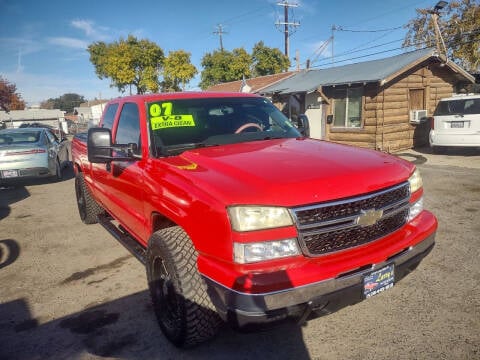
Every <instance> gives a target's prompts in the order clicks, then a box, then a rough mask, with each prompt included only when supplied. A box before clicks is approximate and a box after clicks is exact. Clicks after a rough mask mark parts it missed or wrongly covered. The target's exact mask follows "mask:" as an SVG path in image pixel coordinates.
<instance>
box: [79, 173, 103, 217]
mask: <svg viewBox="0 0 480 360" xmlns="http://www.w3.org/2000/svg"><path fill="white" fill-rule="evenodd" d="M75 194H76V197H77V206H78V213H79V215H80V219H82V221H83V222H84V223H85V224H96V223H97V222H98V220H97V217H98V215H100V214H101V213H102V212H104V210H103V208H102V207H101V206H100V205H98V203H97V202H96V201H95V199H94V198H93V197H92V195H91V194H90V191H89V190H88V188H87V185H86V184H85V178H84V176H83V173H82V172H78V173H77V174H76V175H75Z"/></svg>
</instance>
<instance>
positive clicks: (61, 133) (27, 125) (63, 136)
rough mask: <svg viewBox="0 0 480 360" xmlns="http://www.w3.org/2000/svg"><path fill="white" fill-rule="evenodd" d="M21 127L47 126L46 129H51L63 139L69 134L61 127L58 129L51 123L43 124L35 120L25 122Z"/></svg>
mask: <svg viewBox="0 0 480 360" xmlns="http://www.w3.org/2000/svg"><path fill="white" fill-rule="evenodd" d="M19 127H20V128H45V129H49V130H51V131H52V132H53V133H54V134H55V135H56V136H58V137H59V138H60V140H63V139H65V138H66V137H67V134H66V133H65V132H64V131H63V130H61V129H58V128H56V127H53V126H51V125H47V124H42V123H38V122H35V123H23V124H21V125H20V126H19Z"/></svg>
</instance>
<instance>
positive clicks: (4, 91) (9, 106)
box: [0, 76, 25, 112]
mask: <svg viewBox="0 0 480 360" xmlns="http://www.w3.org/2000/svg"><path fill="white" fill-rule="evenodd" d="M0 109H1V110H3V111H6V112H8V111H10V110H23V109H25V102H24V101H23V100H22V96H21V95H20V94H18V93H17V86H16V85H15V84H13V83H11V82H9V81H8V80H6V79H4V78H3V77H1V76H0Z"/></svg>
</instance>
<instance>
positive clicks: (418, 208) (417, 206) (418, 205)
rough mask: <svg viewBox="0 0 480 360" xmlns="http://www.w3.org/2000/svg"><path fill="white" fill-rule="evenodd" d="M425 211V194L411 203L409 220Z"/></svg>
mask: <svg viewBox="0 0 480 360" xmlns="http://www.w3.org/2000/svg"><path fill="white" fill-rule="evenodd" d="M422 211H423V196H422V197H421V198H420V199H418V200H417V201H416V202H414V203H413V204H412V205H410V212H409V214H408V221H411V220H413V219H414V218H415V217H417V216H418V215H419V214H420V213H421V212H422Z"/></svg>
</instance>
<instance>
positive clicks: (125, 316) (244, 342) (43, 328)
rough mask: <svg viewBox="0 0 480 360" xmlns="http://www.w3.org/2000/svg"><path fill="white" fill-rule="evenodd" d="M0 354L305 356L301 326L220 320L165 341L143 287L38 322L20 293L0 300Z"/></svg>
mask: <svg viewBox="0 0 480 360" xmlns="http://www.w3.org/2000/svg"><path fill="white" fill-rule="evenodd" d="M0 319H1V320H0V339H2V346H0V359H20V360H22V359H32V358H35V359H70V358H77V359H78V358H79V357H81V356H82V355H84V356H85V357H86V358H91V355H95V356H97V357H100V358H101V357H115V358H120V359H176V358H183V359H185V358H186V359H189V358H194V359H225V358H227V357H228V358H229V359H247V358H257V359H269V358H275V359H298V360H303V359H310V356H309V354H308V351H307V349H306V347H305V344H304V342H303V338H302V330H301V327H299V326H297V325H294V324H285V325H282V326H280V327H279V328H276V329H273V330H269V331H268V332H260V333H248V334H240V333H238V332H235V331H233V330H231V329H230V328H229V327H227V326H224V327H223V328H222V329H221V331H220V334H219V335H218V336H217V337H216V338H214V339H213V340H212V341H210V342H207V343H205V344H202V345H200V346H198V347H195V348H193V349H187V350H181V349H177V348H175V347H174V346H173V345H171V344H170V343H169V342H168V341H167V340H166V339H165V338H164V337H163V334H162V333H161V331H160V329H159V328H158V325H157V323H156V321H155V318H154V314H153V310H152V308H151V305H150V299H149V295H148V292H147V291H142V292H139V293H135V294H132V295H129V296H126V297H123V298H120V299H116V300H113V301H110V302H106V303H104V304H101V305H98V306H89V307H87V308H86V309H84V310H83V311H80V312H78V313H75V314H71V315H69V316H66V317H63V318H59V319H55V320H52V321H48V322H42V320H41V319H36V318H34V317H32V315H31V311H30V307H29V304H28V303H27V302H26V301H25V300H24V299H18V300H15V301H11V302H7V303H4V304H0Z"/></svg>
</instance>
